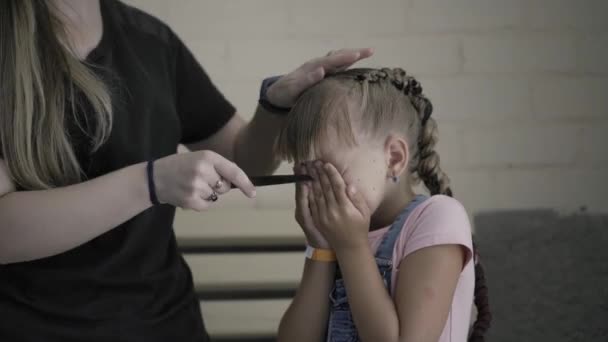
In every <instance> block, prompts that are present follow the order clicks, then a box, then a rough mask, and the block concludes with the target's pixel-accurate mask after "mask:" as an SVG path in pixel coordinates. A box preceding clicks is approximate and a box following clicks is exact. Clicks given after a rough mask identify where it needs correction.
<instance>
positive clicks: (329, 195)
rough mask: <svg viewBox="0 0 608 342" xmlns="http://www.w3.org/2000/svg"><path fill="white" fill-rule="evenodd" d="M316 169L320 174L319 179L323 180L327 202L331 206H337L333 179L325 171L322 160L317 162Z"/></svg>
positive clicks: (322, 187) (322, 186)
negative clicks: (332, 184)
mask: <svg viewBox="0 0 608 342" xmlns="http://www.w3.org/2000/svg"><path fill="white" fill-rule="evenodd" d="M315 166H316V170H317V172H318V174H319V180H320V182H321V189H322V190H323V196H324V197H325V202H326V203H327V205H328V206H329V207H336V206H337V204H338V202H337V201H336V198H335V197H334V191H333V189H332V186H331V181H330V180H329V176H328V175H327V172H326V171H325V166H324V165H323V163H321V162H317V163H315Z"/></svg>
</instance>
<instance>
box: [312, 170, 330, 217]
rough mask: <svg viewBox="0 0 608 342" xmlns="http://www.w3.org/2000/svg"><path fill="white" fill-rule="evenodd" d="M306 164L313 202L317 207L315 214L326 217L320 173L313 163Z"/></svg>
mask: <svg viewBox="0 0 608 342" xmlns="http://www.w3.org/2000/svg"><path fill="white" fill-rule="evenodd" d="M307 165H308V173H309V174H310V175H311V176H312V178H313V181H312V194H313V197H314V199H315V204H316V207H317V214H318V215H319V216H318V217H319V218H323V217H326V216H325V214H326V209H327V205H326V203H325V195H323V189H322V188H321V182H320V181H319V177H320V175H319V173H318V172H317V169H316V167H315V166H314V165H312V164H307ZM317 224H318V223H317Z"/></svg>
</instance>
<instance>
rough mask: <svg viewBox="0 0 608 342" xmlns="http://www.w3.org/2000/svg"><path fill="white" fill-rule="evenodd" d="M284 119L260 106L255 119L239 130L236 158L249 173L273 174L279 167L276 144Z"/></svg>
mask: <svg viewBox="0 0 608 342" xmlns="http://www.w3.org/2000/svg"><path fill="white" fill-rule="evenodd" d="M282 121H283V118H282V117H280V116H278V115H277V114H273V113H269V112H267V111H266V110H264V108H262V107H260V106H258V107H257V109H256V112H255V115H254V116H253V119H252V120H251V121H250V122H249V123H248V124H247V125H246V126H245V127H244V128H243V129H242V130H241V132H239V135H238V136H237V140H236V145H235V151H234V159H235V162H236V163H237V164H238V165H239V166H240V167H241V168H242V169H243V170H244V171H245V172H246V173H247V174H248V175H251V176H260V175H267V174H271V173H273V172H274V171H275V170H276V169H277V167H279V164H280V160H279V159H278V158H277V157H276V154H275V153H274V144H275V141H276V137H277V134H278V133H279V129H280V128H281V124H282Z"/></svg>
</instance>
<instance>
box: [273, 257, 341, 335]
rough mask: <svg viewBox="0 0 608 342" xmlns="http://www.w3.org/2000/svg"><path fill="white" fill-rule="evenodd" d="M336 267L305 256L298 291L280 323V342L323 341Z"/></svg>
mask: <svg viewBox="0 0 608 342" xmlns="http://www.w3.org/2000/svg"><path fill="white" fill-rule="evenodd" d="M335 272H336V266H335V264H333V263H327V262H319V261H312V260H309V259H306V263H305V264H304V274H303V276H302V281H301V283H300V287H299V288H298V292H297V294H296V296H295V298H294V299H293V302H292V303H291V305H290V307H289V309H288V310H287V312H285V315H283V319H282V320H281V324H280V326H279V337H278V341H279V342H284V341H289V342H299V341H302V342H322V341H323V338H324V337H325V332H326V330H327V320H328V317H329V293H330V292H331V289H332V286H333V282H334V276H335Z"/></svg>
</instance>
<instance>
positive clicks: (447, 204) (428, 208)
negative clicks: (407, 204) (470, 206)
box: [419, 195, 467, 215]
mask: <svg viewBox="0 0 608 342" xmlns="http://www.w3.org/2000/svg"><path fill="white" fill-rule="evenodd" d="M419 209H421V212H425V213H429V212H430V213H432V214H434V215H435V214H438V215H441V214H445V215H447V214H460V215H462V214H464V215H467V211H466V209H465V208H464V205H462V203H460V201H458V200H457V199H455V198H453V197H450V196H446V195H434V196H431V197H429V198H428V199H427V200H426V201H424V202H422V203H421V204H420V208H419Z"/></svg>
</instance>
